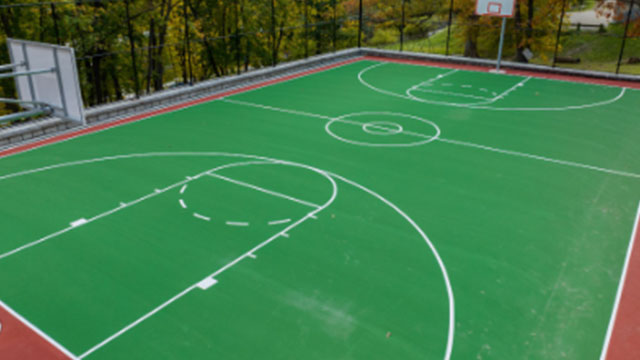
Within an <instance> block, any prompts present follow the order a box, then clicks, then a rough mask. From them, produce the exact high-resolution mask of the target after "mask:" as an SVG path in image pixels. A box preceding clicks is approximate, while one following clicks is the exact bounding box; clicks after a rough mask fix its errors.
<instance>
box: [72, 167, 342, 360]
mask: <svg viewBox="0 0 640 360" xmlns="http://www.w3.org/2000/svg"><path fill="white" fill-rule="evenodd" d="M291 164H293V163H291ZM292 166H302V165H300V164H295V165H292ZM302 167H305V168H308V169H310V170H312V171H315V172H318V173H320V174H322V175H323V176H325V177H326V178H327V179H329V180H330V182H331V184H332V187H333V193H332V194H331V197H330V198H329V200H327V202H325V203H324V204H323V205H322V206H321V207H319V208H317V209H315V210H313V211H312V212H310V213H308V214H306V215H305V216H303V217H302V218H300V219H299V220H297V221H296V222H294V223H293V224H291V225H289V226H287V227H286V228H285V229H284V230H281V231H279V232H278V233H276V234H275V235H273V236H271V237H270V238H268V239H267V240H265V241H263V242H261V243H260V244H258V245H257V246H255V247H253V248H252V249H251V250H249V251H247V252H245V253H244V254H242V255H240V256H238V257H237V258H236V259H234V260H233V261H231V262H229V263H228V264H226V265H224V266H223V267H221V268H220V269H218V270H216V271H215V272H213V273H212V274H210V275H208V276H205V277H204V279H208V278H210V279H214V278H215V277H216V276H218V275H220V274H222V273H223V272H225V271H226V270H228V269H230V268H232V267H233V266H234V265H236V264H237V263H239V262H240V261H242V260H243V259H245V258H252V257H253V256H255V253H256V252H257V251H258V250H260V249H262V248H263V247H265V246H267V245H269V244H270V243H271V242H273V241H274V240H276V239H277V238H279V237H280V236H283V235H285V234H286V232H287V231H289V230H291V229H293V228H295V227H297V226H298V225H300V224H302V223H303V222H305V221H306V220H307V219H309V218H310V217H311V215H312V214H316V213H318V212H320V211H322V210H324V209H326V208H327V207H328V206H329V205H331V204H332V203H333V201H334V200H335V198H336V196H337V195H338V186H337V184H336V182H335V180H333V178H331V176H328V175H327V173H325V172H321V171H320V170H318V169H315V168H312V167H308V166H302ZM202 281H203V280H199V281H198V282H196V283H195V284H193V285H191V286H189V287H188V288H186V289H185V290H183V291H182V292H180V293H178V294H177V295H176V296H174V297H172V298H171V299H169V300H167V301H165V302H164V303H162V304H160V306H158V307H156V308H154V309H153V310H151V311H150V312H148V313H146V314H145V315H143V316H142V317H140V318H138V319H137V320H135V321H134V322H132V323H130V324H129V325H127V326H125V327H124V328H122V329H121V330H119V331H118V332H116V333H115V334H113V335H111V336H109V337H108V338H106V339H105V340H103V341H101V342H100V343H98V344H97V345H95V346H93V347H92V348H91V349H89V350H87V351H86V352H84V353H83V354H82V355H80V356H79V357H78V359H84V358H85V357H87V356H89V355H91V354H92V353H94V352H95V351H97V350H99V349H100V348H102V347H103V346H105V345H107V344H108V343H110V342H111V341H113V340H115V339H116V338H118V337H119V336H121V335H122V334H124V333H126V332H127V331H129V330H131V329H132V328H134V327H135V326H137V325H138V324H140V323H142V322H143V321H145V320H147V319H148V318H150V317H151V316H153V315H154V314H156V313H158V312H159V311H161V310H162V309H164V308H166V307H167V306H169V305H171V303H173V302H175V301H176V300H178V299H180V298H181V297H183V296H185V295H187V294H188V293H189V292H191V291H192V290H194V289H195V288H197V287H198V284H200V283H201V282H202Z"/></svg>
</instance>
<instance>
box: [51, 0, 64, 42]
mask: <svg viewBox="0 0 640 360" xmlns="http://www.w3.org/2000/svg"><path fill="white" fill-rule="evenodd" d="M51 17H53V29H54V31H55V33H56V44H58V45H61V44H62V43H61V42H60V31H58V16H57V15H56V4H54V3H51Z"/></svg>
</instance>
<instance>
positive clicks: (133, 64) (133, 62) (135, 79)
mask: <svg viewBox="0 0 640 360" xmlns="http://www.w3.org/2000/svg"><path fill="white" fill-rule="evenodd" d="M129 2H130V0H125V2H124V4H125V11H126V15H127V32H128V35H129V50H130V52H131V67H132V68H133V90H134V91H135V93H136V99H137V98H139V97H140V84H139V82H138V66H137V65H136V44H135V43H134V42H133V28H132V26H131V14H130V13H129Z"/></svg>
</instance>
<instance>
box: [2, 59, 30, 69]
mask: <svg viewBox="0 0 640 360" xmlns="http://www.w3.org/2000/svg"><path fill="white" fill-rule="evenodd" d="M25 64H26V63H25V62H24V61H23V62H21V63H19V64H5V65H0V71H6V70H13V69H15V68H18V67H20V66H24V65H25Z"/></svg>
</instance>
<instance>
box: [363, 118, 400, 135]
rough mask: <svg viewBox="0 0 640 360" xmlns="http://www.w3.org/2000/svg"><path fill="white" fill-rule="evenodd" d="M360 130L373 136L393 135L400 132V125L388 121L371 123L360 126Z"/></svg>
mask: <svg viewBox="0 0 640 360" xmlns="http://www.w3.org/2000/svg"><path fill="white" fill-rule="evenodd" d="M362 130H364V131H365V132H368V133H369V134H373V135H395V134H399V133H401V132H402V130H403V128H402V125H400V124H396V123H393V122H390V121H371V122H368V123H365V124H363V125H362Z"/></svg>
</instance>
